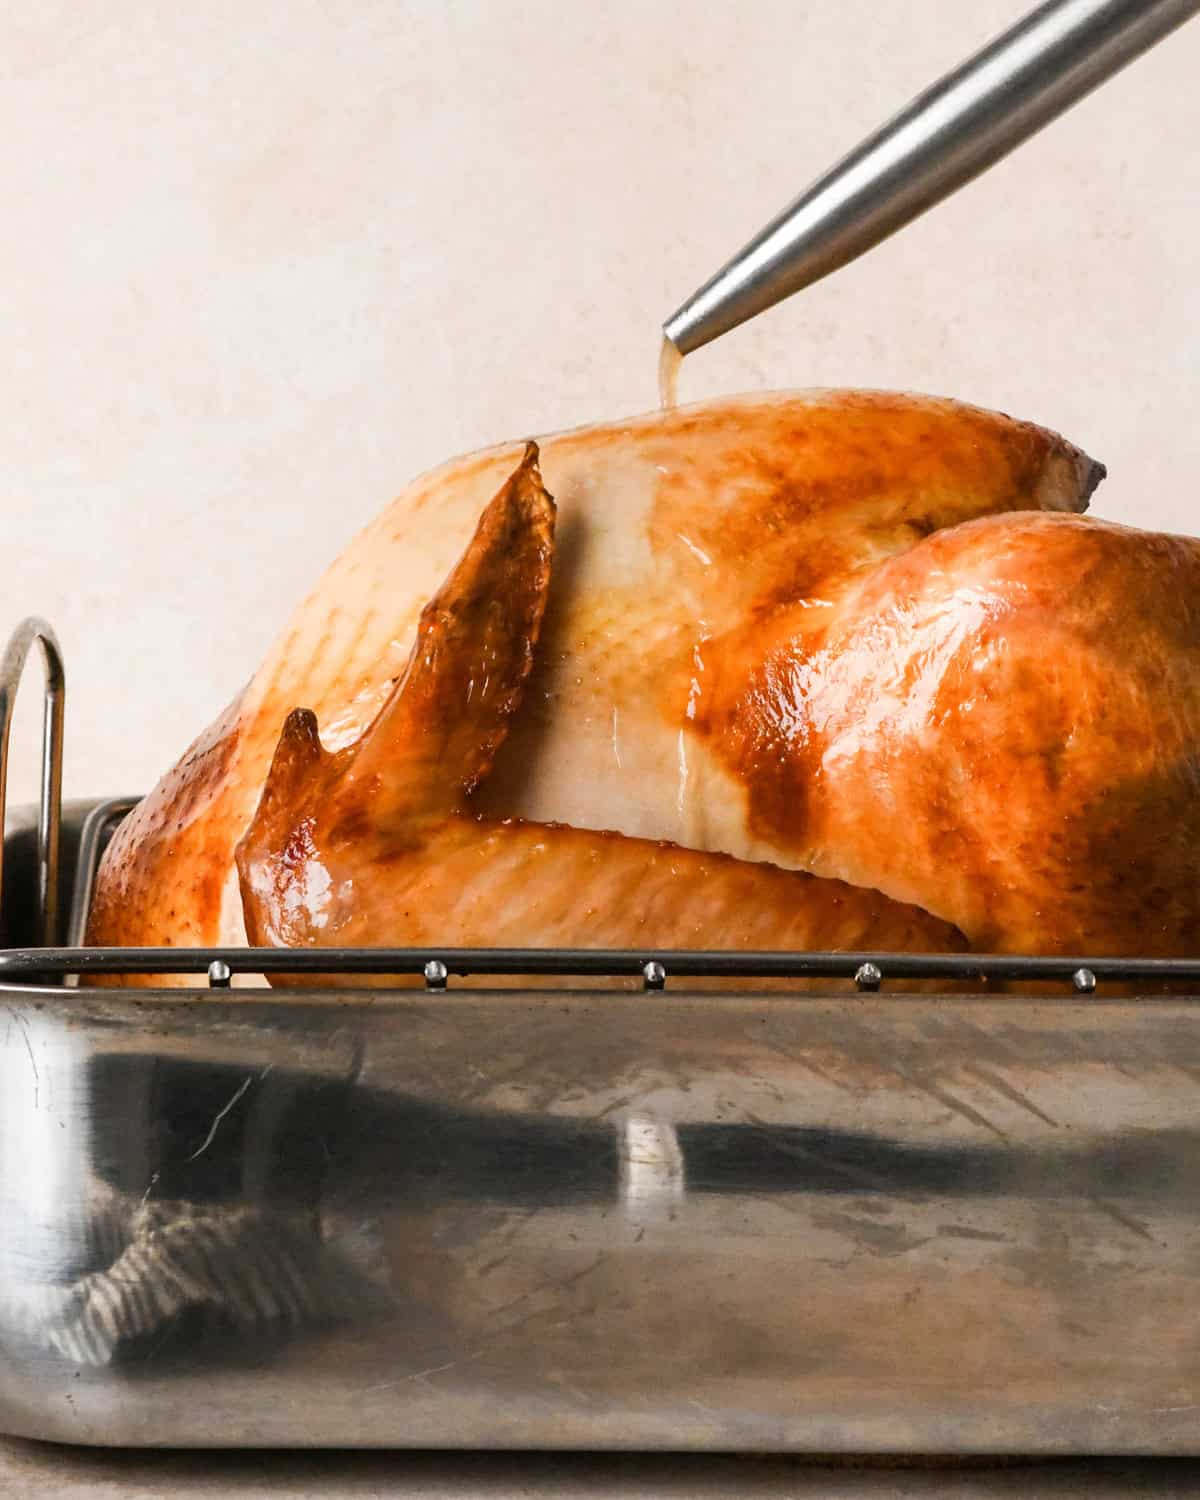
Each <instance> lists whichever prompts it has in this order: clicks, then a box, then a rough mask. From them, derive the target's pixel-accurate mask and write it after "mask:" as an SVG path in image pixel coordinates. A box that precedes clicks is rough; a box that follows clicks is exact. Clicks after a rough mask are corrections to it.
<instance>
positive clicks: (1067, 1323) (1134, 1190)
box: [0, 620, 1200, 1454]
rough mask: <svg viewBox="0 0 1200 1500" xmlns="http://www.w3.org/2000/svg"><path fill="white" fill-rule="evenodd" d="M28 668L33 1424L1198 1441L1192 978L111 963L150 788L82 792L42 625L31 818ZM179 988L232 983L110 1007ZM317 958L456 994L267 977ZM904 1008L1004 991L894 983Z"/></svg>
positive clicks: (813, 1445) (484, 963) (510, 960)
mask: <svg viewBox="0 0 1200 1500" xmlns="http://www.w3.org/2000/svg"><path fill="white" fill-rule="evenodd" d="M35 646H36V647H38V648H40V652H41V655H42V657H43V661H44V665H45V669H46V670H45V712H44V726H43V770H42V778H41V782H42V796H41V801H40V805H39V808H38V810H37V812H36V814H32V813H30V812H29V811H25V812H22V813H19V814H17V815H16V816H15V817H13V818H11V819H10V820H9V821H10V825H11V826H10V831H9V835H8V838H7V840H6V841H5V848H4V850H3V863H2V864H0V877H2V879H0V921H2V923H3V933H4V940H5V942H6V943H8V944H9V946H6V947H4V948H3V949H2V950H0V1429H2V1430H5V1431H8V1432H11V1433H17V1434H22V1435H26V1436H33V1437H39V1438H45V1439H51V1440H59V1441H69V1442H90V1443H114V1444H116V1443H119V1444H135V1445H136V1444H150V1445H185V1444H186V1445H212V1446H238V1445H250V1446H257V1445H271V1446H308V1445H323V1446H434V1447H447V1446H449V1447H468V1446H469V1447H551V1448H579V1447H591V1448H675V1449H749V1450H756V1451H763V1450H781V1451H782V1450H789V1451H809V1452H823V1453H829V1452H835V1451H850V1452H856V1453H866V1452H890V1453H919V1454H930V1453H948V1454H965V1453H992V1454H994V1453H1004V1452H1008V1453H1043V1454H1045V1453H1081V1452H1097V1453H1099V1452H1110V1453H1111V1452H1123V1453H1132V1452H1138V1453H1186V1452H1196V1451H1200V1337H1198V1336H1197V1334H1196V1331H1195V1329H1196V1323H1195V1316H1194V1313H1193V1304H1194V1301H1195V1294H1196V1290H1197V1276H1198V1273H1200V1249H1198V1248H1197V1246H1198V1245H1200V1029H1198V1028H1197V1027H1196V1024H1195V1023H1196V1001H1195V999H1194V998H1193V992H1192V990H1191V988H1190V987H1191V986H1200V960H1198V961H1191V960H1186V961H1184V960H1170V961H1166V960H1150V959H1139V958H1136V957H1135V958H1128V959H1124V958H1123V959H1112V958H1100V957H1089V956H1087V955H1080V956H1075V957H1062V956H1048V957H1034V958H1025V957H1010V956H986V955H985V956H979V955H965V956H963V955H914V954H894V953H874V952H860V953H728V952H701V951H687V952H649V951H645V952H595V951H588V950H561V949H555V950H539V949H491V950H471V951H464V950H458V949H451V948H440V949H430V948H422V949H336V950H335V949H327V950H321V951H319V952H311V951H290V950H277V949H247V948H196V949H176V948H168V949H146V948H138V949H111V948H95V947H87V946H84V944H83V937H84V933H85V927H86V917H87V910H88V906H89V903H90V899H91V893H92V888H93V884H94V880H95V872H96V869H97V865H98V863H99V860H100V859H101V857H102V854H103V851H104V848H105V846H106V844H107V842H108V840H109V839H110V838H111V836H112V834H113V832H114V831H115V829H116V828H117V827H118V826H119V824H120V821H121V819H122V818H123V817H124V816H126V815H127V813H128V812H129V811H130V809H131V808H132V807H133V806H134V804H135V799H133V798H116V799H112V798H110V799H108V800H106V801H102V802H93V803H90V804H80V803H67V804H64V803H63V801H62V794H61V781H62V754H63V724H64V720H63V704H64V690H65V689H64V672H63V663H62V655H61V652H60V650H59V647H58V643H57V641H56V639H55V636H54V633H53V631H52V630H51V628H50V627H49V625H47V624H46V623H45V622H42V621H38V620H31V621H27V622H26V623H25V624H24V625H23V626H22V627H21V628H20V630H18V632H17V633H16V634H15V635H14V637H13V639H12V642H11V644H10V646H9V648H8V651H7V653H6V655H5V656H4V658H3V663H2V665H0V804H2V802H3V797H4V789H5V786H6V778H7V750H8V735H9V725H10V720H11V713H12V706H13V702H14V700H15V697H16V692H17V687H18V682H19V679H20V676H21V671H22V668H23V667H24V665H25V663H26V661H27V659H28V658H29V656H30V655H31V654H32V652H33V649H34V647H35ZM154 973H169V974H171V975H180V974H187V975H194V976H195V979H196V985H195V986H193V987H189V988H184V989H171V990H156V989H152V988H138V989H134V988H132V987H123V986H119V985H118V986H117V987H115V988H114V987H111V986H110V987H105V988H93V987H90V986H88V985H86V984H80V983H79V981H80V980H85V981H86V980H87V979H89V978H91V977H95V976H99V975H103V976H105V977H106V979H110V980H111V979H112V978H114V977H115V978H119V977H120V976H121V975H122V974H138V975H140V976H145V975H148V974H154ZM304 973H308V974H314V973H319V974H320V975H322V976H331V975H332V976H336V975H339V974H340V975H349V974H354V975H356V976H359V977H361V976H369V975H400V974H403V975H411V976H415V977H416V979H417V980H418V981H420V980H421V979H423V980H424V985H423V987H422V986H421V985H420V984H419V983H418V984H417V985H416V986H414V987H411V988H404V989H378V990H375V989H371V988H369V987H367V988H358V989H345V988H341V989H339V988H338V987H337V985H336V984H335V983H330V982H329V981H328V980H326V982H325V984H324V985H323V986H322V987H320V988H314V989H309V990H304V991H298V990H288V989H287V988H286V987H283V986H280V987H276V988H271V989H267V988H262V989H237V990H236V991H234V990H233V989H232V988H231V986H232V984H233V982H234V980H235V979H238V978H241V977H244V976H252V975H258V976H263V975H271V976H279V977H285V976H286V975H288V974H304ZM463 975H471V976H474V977H475V980H476V981H478V980H479V978H480V977H483V978H484V979H486V978H487V977H488V976H495V977H497V978H499V977H501V976H503V977H507V978H508V979H512V978H514V977H516V978H518V979H519V978H520V977H522V976H531V977H537V978H540V979H541V980H542V981H543V985H542V987H541V988H539V989H537V990H536V991H533V990H531V989H528V988H522V987H520V986H514V985H511V984H510V985H509V986H508V987H500V986H496V987H494V988H485V987H476V986H472V987H467V986H456V984H455V983H454V981H455V979H456V978H458V977H459V976H463ZM555 977H563V978H568V977H569V978H573V979H576V980H577V979H579V978H581V977H582V978H583V979H585V980H586V979H588V978H595V979H597V980H600V979H605V980H612V979H613V978H617V979H621V980H624V981H626V984H625V987H624V988H622V989H618V990H613V989H612V988H611V987H610V988H608V989H606V990H599V989H586V988H574V989H570V990H568V989H565V988H555V987H552V986H551V987H547V986H546V984H545V981H546V980H547V979H550V980H552V979H553V978H555ZM714 977H716V978H721V979H723V980H725V981H731V980H733V981H736V980H743V981H745V983H744V984H743V985H738V986H736V987H734V988H725V989H722V990H721V991H712V990H710V991H707V992H702V991H700V990H697V989H696V988H695V987H694V986H693V985H692V984H691V981H693V980H704V979H711V978H714ZM913 978H935V979H940V980H950V981H961V982H962V983H963V985H964V987H966V988H967V989H969V990H970V993H962V994H937V995H928V994H920V993H917V992H912V991H907V992H903V993H901V992H892V993H889V992H888V986H889V985H890V984H892V983H893V982H896V983H899V982H901V981H904V980H909V979H913ZM762 979H770V980H772V981H776V982H777V981H780V980H784V981H786V980H788V979H796V980H805V981H809V982H810V986H809V988H808V989H806V990H804V991H801V990H800V989H799V988H797V989H795V990H789V989H787V988H786V987H784V988H774V989H772V990H770V991H758V992H756V991H755V989H754V981H756V980H762ZM814 980H817V981H820V980H829V981H830V982H831V983H834V982H840V983H841V984H842V986H843V989H842V992H841V993H840V994H834V993H833V992H832V991H827V992H824V993H822V992H820V991H814V990H813V989H812V987H811V981H814ZM998 981H1001V982H1003V983H1004V984H1006V985H1007V986H1008V992H1007V993H1005V994H1003V995H1000V994H995V993H989V992H988V990H987V985H988V984H993V983H996V982H998ZM1035 981H1036V982H1037V984H1038V985H1040V986H1043V988H1042V989H1039V990H1038V991H1037V992H1036V993H1035V992H1034V991H1032V990H1029V989H1027V988H1026V987H1027V986H1028V985H1032V984H1033V983H1034V982H1035ZM847 982H850V985H851V987H850V988H849V990H847V989H846V988H845V986H846V984H847ZM1047 984H1049V985H1050V986H1052V987H1053V992H1051V993H1046V992H1045V989H1044V986H1046V985H1047ZM1118 984H1120V985H1121V986H1124V987H1129V986H1134V987H1141V986H1144V987H1145V990H1146V991H1147V993H1149V992H1150V991H1155V993H1154V995H1153V998H1151V999H1141V1000H1132V999H1130V998H1129V997H1128V995H1127V993H1125V992H1124V990H1123V991H1121V992H1118V991H1117V989H1116V986H1117V985H1118ZM1167 984H1169V986H1170V989H1171V993H1169V994H1168V993H1161V992H1160V991H1162V990H1163V988H1164V986H1165V985H1167ZM981 986H982V988H981Z"/></svg>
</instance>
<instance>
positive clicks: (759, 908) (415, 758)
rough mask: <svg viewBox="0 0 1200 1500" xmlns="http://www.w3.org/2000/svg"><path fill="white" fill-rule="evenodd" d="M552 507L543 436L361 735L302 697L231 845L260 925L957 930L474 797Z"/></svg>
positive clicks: (910, 942)
mask: <svg viewBox="0 0 1200 1500" xmlns="http://www.w3.org/2000/svg"><path fill="white" fill-rule="evenodd" d="M553 522H554V507H553V502H552V501H551V499H550V497H549V496H548V495H547V494H546V492H545V490H544V488H543V487H542V484H541V482H540V477H539V475H538V471H537V467H536V458H535V451H534V450H533V449H532V447H531V448H530V449H529V450H528V451H527V453H526V456H525V459H524V461H523V462H522V464H521V466H520V468H519V469H518V470H517V472H516V474H515V475H514V476H513V478H512V480H511V481H510V482H509V483H508V484H507V485H505V486H504V488H503V489H502V490H501V491H500V493H499V495H497V497H496V498H495V500H493V501H492V503H491V504H490V505H489V506H488V508H487V509H486V510H485V512H484V514H483V517H482V520H481V521H480V524H479V529H478V531H477V532H476V535H475V537H474V539H473V540H472V542H471V544H470V545H469V547H468V548H467V551H466V553H465V554H464V556H463V558H462V560H461V561H460V562H459V564H458V566H457V567H456V568H455V569H454V571H453V573H452V574H451V576H450V578H449V579H448V580H447V581H446V583H445V584H444V586H443V587H442V588H441V589H440V590H439V592H438V593H437V595H436V596H435V597H434V599H433V600H432V601H431V602H430V604H429V605H428V606H427V607H426V609H425V611H424V613H423V615H422V618H421V622H420V625H419V627H418V631H417V640H416V644H415V647H414V651H413V655H412V659H411V661H410V662H409V665H408V668H407V670H406V671H405V673H404V675H403V677H402V678H401V679H400V681H399V682H398V683H397V685H396V687H395V688H394V690H393V692H392V694H391V696H390V698H389V699H388V702H387V703H386V704H385V706H384V708H383V709H382V710H381V712H380V714H379V716H378V718H377V719H376V720H375V722H374V723H373V724H372V725H371V727H370V728H369V729H368V730H367V732H366V733H365V734H364V735H363V737H362V739H361V740H360V741H359V742H358V743H356V744H355V745H353V746H351V747H349V748H347V749H345V750H341V751H337V752H335V753H332V754H331V753H330V752H328V751H326V750H324V749H323V748H322V746H321V742H320V738H319V736H318V732H317V720H316V718H315V716H314V715H313V714H311V713H310V712H307V711H306V710H303V709H300V710H297V711H296V712H294V713H292V714H291V715H289V717H288V720H287V722H286V724H285V725H284V729H283V734H282V736H281V739H280V743H279V747H278V749H277V750H276V753H275V757H274V760H273V763H272V766H271V771H270V774H269V775H268V777H267V782H266V787H265V789H264V792H263V796H262V801H261V803H260V805H259V807H258V809H257V811H256V813H255V816H254V819H253V821H252V822H251V825H250V828H249V830H248V831H247V833H246V836H245V838H244V839H243V840H242V841H241V843H240V844H239V846H238V851H237V863H238V868H239V871H240V875H241V889H242V900H243V908H244V912H245V919H246V930H247V933H248V934H249V937H250V940H251V942H253V943H262V944H274V945H282V946H288V947H339V946H350V947H371V946H377V947H378V946H395V947H405V946H417V947H421V946H431V945H438V946H445V947H464V948H470V947H521V946H549V947H567V948H589V947H590V948H635V949H636V948H641V949H643V950H652V949H659V950H661V949H669V948H695V947H715V948H726V949H755V948H765V949H814V948H815V949H822V950H824V949H847V948H857V949H861V948H865V947H870V946H876V947H885V948H890V949H909V950H912V949H916V950H927V949H935V950H951V951H954V950H961V949H962V947H963V946H964V944H963V941H962V938H961V935H960V934H958V933H957V932H955V931H954V930H953V929H952V928H951V927H949V926H948V925H947V924H945V923H942V922H939V921H937V920H936V919H934V918H931V917H929V916H927V915H926V914H925V913H924V912H922V911H918V910H917V909H916V908H913V907H909V906H902V905H900V904H899V903H897V902H893V901H889V900H888V899H887V898H886V897H883V896H880V895H879V894H878V893H877V892H875V891H869V890H860V889H855V888H853V887H850V886H847V885H844V884H843V883H842V882H840V881H836V880H818V879H816V878H815V877H813V876H811V875H806V874H802V873H799V872H796V871H791V870H781V869H777V868H775V867H773V866H771V865H766V864H752V863H749V862H747V861H743V860H737V859H733V858H731V857H730V856H728V855H722V854H712V853H703V852H700V851H696V850H690V849H682V848H679V847H678V846H676V845H672V844H668V843H654V842H651V841H650V840H647V839H634V838H627V837H624V836H623V835H620V834H616V833H608V832H601V831H594V830H587V829H578V828H569V827H563V826H560V825H556V824H537V823H530V822H526V821H524V820H521V819H512V818H505V819H497V818H489V817H486V816H482V815H480V814H478V813H477V812H476V811H475V810H474V805H473V796H472V794H473V793H474V792H475V791H476V790H477V788H478V787H479V786H480V784H481V783H482V782H483V781H484V780H485V778H486V777H487V774H488V772H489V771H490V769H491V766H492V762H493V760H494V757H495V754H496V751H497V749H498V748H499V746H500V743H501V741H502V739H503V737H504V735H505V732H506V730H507V727H508V725H509V723H510V722H511V721H513V719H514V716H515V715H516V713H517V710H518V708H519V706H520V699H521V694H522V691H523V688H524V685H525V682H526V680H527V678H528V675H529V672H530V668H531V666H532V665H533V661H534V657H535V651H536V645H537V638H538V633H539V629H540V625H541V620H542V615H543V612H544V608H545V599H546V594H547V591H548V586H549V579H550V562H551V550H552V534H553ZM280 982H281V983H291V982H294V981H291V980H288V979H287V978H281V981H280ZM313 982H321V981H319V980H318V981H313ZM361 982H362V983H364V984H368V985H371V986H377V985H378V984H379V983H380V982H381V981H380V980H379V979H377V978H372V977H364V978H363V979H362V981H361ZM383 982H386V981H383Z"/></svg>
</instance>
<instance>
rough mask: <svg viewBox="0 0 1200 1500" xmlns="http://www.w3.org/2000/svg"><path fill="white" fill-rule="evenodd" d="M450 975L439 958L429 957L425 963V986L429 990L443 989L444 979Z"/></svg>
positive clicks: (444, 986) (444, 985)
mask: <svg viewBox="0 0 1200 1500" xmlns="http://www.w3.org/2000/svg"><path fill="white" fill-rule="evenodd" d="M449 977H450V970H449V969H447V967H446V965H445V964H444V963H443V962H442V961H441V959H440V958H431V959H430V960H429V962H428V963H427V964H426V965H425V987H426V989H430V990H444V989H445V988H446V980H447V979H448V978H449Z"/></svg>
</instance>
